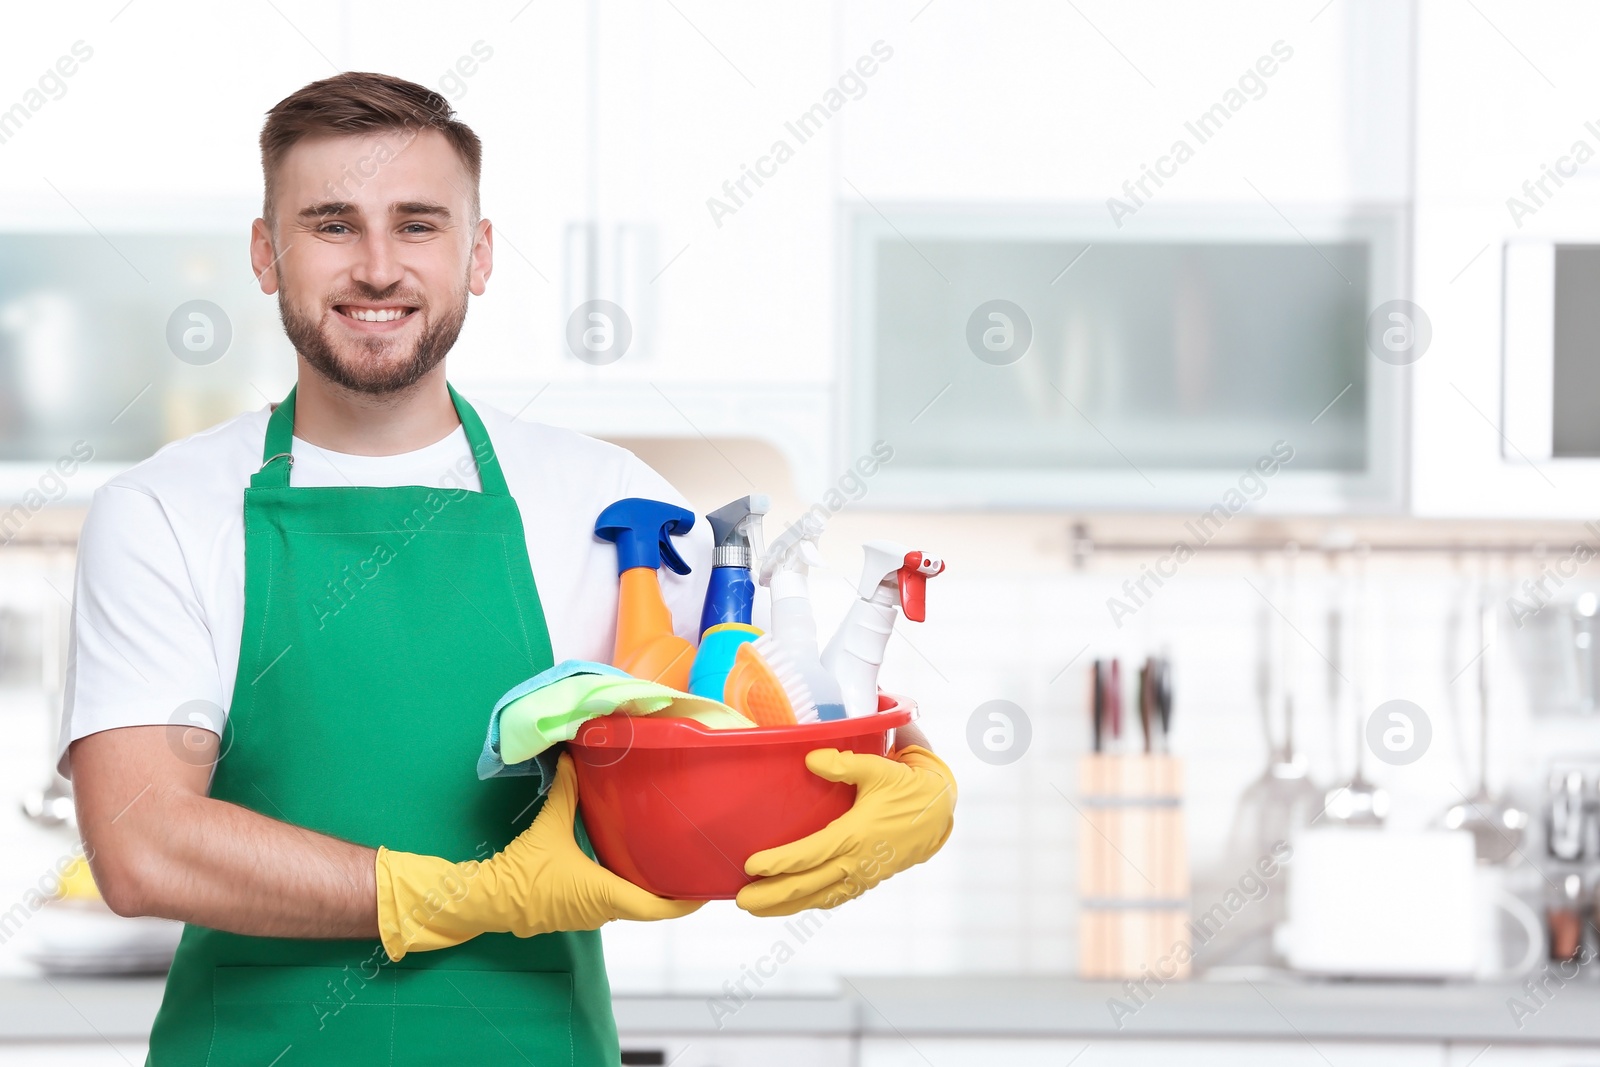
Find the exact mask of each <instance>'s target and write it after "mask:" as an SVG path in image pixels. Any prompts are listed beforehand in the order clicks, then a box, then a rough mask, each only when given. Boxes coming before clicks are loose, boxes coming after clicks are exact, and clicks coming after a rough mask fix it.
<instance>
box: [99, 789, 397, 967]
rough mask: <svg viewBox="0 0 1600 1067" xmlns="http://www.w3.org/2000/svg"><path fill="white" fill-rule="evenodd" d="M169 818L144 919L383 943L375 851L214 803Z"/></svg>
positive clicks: (193, 800) (149, 880)
mask: <svg viewBox="0 0 1600 1067" xmlns="http://www.w3.org/2000/svg"><path fill="white" fill-rule="evenodd" d="M171 811H172V815H173V817H174V822H173V826H174V830H173V832H172V833H171V834H170V835H168V836H167V839H166V840H165V841H164V842H161V843H160V844H158V845H157V851H158V853H159V863H160V869H159V870H155V871H152V872H149V873H148V874H147V875H146V877H145V878H144V888H143V896H144V899H145V902H146V906H145V909H144V910H145V911H146V912H147V913H148V914H152V915H160V916H163V917H164V918H169V919H182V920H184V921H185V922H192V923H198V924H200V925H201V926H209V927H211V928H213V929H217V930H227V931H229V932H230V933H236V934H253V935H256V936H260V937H306V938H336V937H376V936H377V935H378V911H377V890H376V887H375V884H374V876H373V866H374V863H375V861H376V859H377V854H376V851H375V850H374V849H370V848H366V847H365V846H362V845H354V844H351V843H350V842H348V841H341V840H339V839H338V838H334V837H328V836H326V835H324V834H318V833H313V832H312V831H310V830H307V829H305V828H303V827H299V826H291V825H290V824H288V823H285V822H280V821H278V820H276V819H272V818H268V817H267V816H265V815H261V814H259V813H257V812H254V811H250V810H249V809H247V808H242V807H239V806H238V805H235V804H228V803H226V802H224V801H220V800H212V799H210V798H209V797H185V798H180V799H179V801H178V802H177V803H174V804H172V805H171ZM115 830H116V828H115V827H113V828H111V832H112V833H115ZM153 858H154V857H153Z"/></svg>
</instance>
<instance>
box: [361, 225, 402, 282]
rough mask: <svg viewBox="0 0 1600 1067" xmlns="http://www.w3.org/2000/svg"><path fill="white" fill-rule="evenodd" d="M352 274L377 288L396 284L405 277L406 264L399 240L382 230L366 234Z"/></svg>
mask: <svg viewBox="0 0 1600 1067" xmlns="http://www.w3.org/2000/svg"><path fill="white" fill-rule="evenodd" d="M351 276H352V277H353V278H354V280H356V281H358V282H362V283H363V284H365V285H367V286H370V287H371V288H373V289H377V290H383V289H387V288H389V287H390V286H392V285H394V284H395V283H396V282H398V281H399V280H400V279H401V278H403V277H405V265H404V264H403V263H402V262H401V259H400V247H399V242H398V241H396V240H395V239H394V237H393V236H392V235H391V234H389V233H387V232H385V231H381V230H379V231H374V232H371V233H368V234H366V235H365V236H364V237H363V238H362V241H361V244H360V246H359V252H358V254H357V256H356V262H355V265H354V267H353V269H352V270H351Z"/></svg>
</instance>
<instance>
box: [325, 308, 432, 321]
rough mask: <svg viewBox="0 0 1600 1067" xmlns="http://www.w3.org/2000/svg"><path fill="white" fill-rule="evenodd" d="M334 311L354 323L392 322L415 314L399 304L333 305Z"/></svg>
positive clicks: (411, 309) (413, 309)
mask: <svg viewBox="0 0 1600 1067" xmlns="http://www.w3.org/2000/svg"><path fill="white" fill-rule="evenodd" d="M333 310H334V311H336V312H337V313H339V314H340V315H343V316H344V317H345V318H347V319H354V320H355V321H356V322H394V321H396V320H398V319H404V318H407V317H409V316H411V315H413V314H415V313H416V310H417V309H416V308H414V307H407V306H405V305H401V304H392V305H388V306H385V307H360V306H357V305H355V304H335V305H334V308H333Z"/></svg>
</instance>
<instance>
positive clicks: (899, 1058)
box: [860, 1036, 1509, 1067]
mask: <svg viewBox="0 0 1600 1067" xmlns="http://www.w3.org/2000/svg"><path fill="white" fill-rule="evenodd" d="M1508 1062H1509V1061H1508ZM996 1063H1004V1064H1006V1065H1007V1067H1063V1065H1065V1064H1071V1065H1072V1067H1171V1065H1173V1064H1182V1065H1183V1067H1329V1065H1330V1064H1331V1065H1332V1067H1446V1061H1445V1050H1444V1048H1443V1047H1442V1046H1440V1045H1431V1044H1422V1043H1419V1044H1406V1045H1399V1044H1372V1043H1366V1042H1344V1041H1324V1040H1318V1041H1317V1042H1316V1043H1315V1044H1314V1045H1313V1044H1312V1043H1310V1042H1307V1041H1185V1040H1174V1041H1132V1040H1121V1039H1112V1040H1104V1041H1084V1040H1078V1039H1067V1038H1050V1039H1032V1040H1023V1039H1005V1038H923V1037H920V1036H919V1037H872V1038H868V1039H866V1040H865V1041H863V1042H862V1046H861V1060H860V1067H930V1065H931V1067H992V1065H993V1064H996Z"/></svg>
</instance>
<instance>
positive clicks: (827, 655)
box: [822, 541, 944, 719]
mask: <svg viewBox="0 0 1600 1067" xmlns="http://www.w3.org/2000/svg"><path fill="white" fill-rule="evenodd" d="M861 547H862V549H863V550H864V551H865V552H866V557H867V558H866V563H865V565H864V566H863V567H862V570H861V584H860V586H859V587H858V590H857V591H858V592H859V593H860V594H861V599H860V600H857V601H856V602H855V603H854V604H852V605H850V612H849V614H847V615H846V616H845V617H844V622H842V623H840V624H839V629H838V630H837V631H836V632H835V633H834V635H833V640H831V641H829V642H828V647H827V648H826V649H824V650H823V653H822V666H823V667H824V668H825V669H826V670H827V671H828V673H829V674H831V675H833V677H834V678H835V679H836V680H837V681H838V683H839V688H840V689H841V690H842V691H843V692H844V710H845V714H846V715H848V716H849V717H850V718H852V719H855V718H859V717H861V716H863V715H873V714H876V713H877V710H878V668H879V667H880V666H881V665H882V664H883V651H884V649H885V648H887V647H888V645H889V634H890V633H891V632H893V630H894V619H895V612H896V610H897V609H898V610H901V611H904V612H905V613H906V618H908V619H910V620H911V621H912V622H921V621H922V620H923V619H924V618H926V617H927V612H926V608H925V604H926V601H925V591H926V586H927V581H928V579H929V578H932V577H933V576H934V575H936V574H939V573H941V572H942V571H943V570H944V561H943V560H940V559H937V558H936V557H934V556H929V555H926V554H925V553H922V552H918V551H915V550H913V549H910V548H907V547H906V546H905V545H902V544H898V543H897V542H894V541H868V542H867V543H866V544H864V545H862V546H861Z"/></svg>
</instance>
